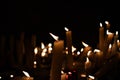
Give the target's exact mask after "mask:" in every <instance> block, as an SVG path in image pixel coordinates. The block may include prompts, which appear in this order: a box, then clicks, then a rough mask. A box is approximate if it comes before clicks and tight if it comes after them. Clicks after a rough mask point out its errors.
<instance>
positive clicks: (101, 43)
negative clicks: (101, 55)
mask: <svg viewBox="0 0 120 80" xmlns="http://www.w3.org/2000/svg"><path fill="white" fill-rule="evenodd" d="M103 46H104V27H100V28H99V49H100V50H101V51H103V49H104V47H103Z"/></svg>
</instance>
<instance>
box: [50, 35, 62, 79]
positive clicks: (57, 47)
mask: <svg viewBox="0 0 120 80" xmlns="http://www.w3.org/2000/svg"><path fill="white" fill-rule="evenodd" d="M50 35H51V36H52V37H53V38H54V39H55V40H56V41H55V42H54V45H53V55H52V63H51V71H50V80H61V69H62V63H63V57H64V54H63V51H64V41H63V40H58V37H57V36H55V35H53V34H52V33H50Z"/></svg>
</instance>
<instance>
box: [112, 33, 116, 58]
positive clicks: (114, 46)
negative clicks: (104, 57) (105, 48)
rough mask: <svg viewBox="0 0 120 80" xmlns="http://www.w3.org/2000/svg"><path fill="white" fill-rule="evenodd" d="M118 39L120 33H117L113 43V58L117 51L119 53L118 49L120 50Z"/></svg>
mask: <svg viewBox="0 0 120 80" xmlns="http://www.w3.org/2000/svg"><path fill="white" fill-rule="evenodd" d="M117 39H118V31H116V35H115V36H114V42H113V46H112V51H111V56H113V55H114V54H116V51H117V48H118V46H117Z"/></svg>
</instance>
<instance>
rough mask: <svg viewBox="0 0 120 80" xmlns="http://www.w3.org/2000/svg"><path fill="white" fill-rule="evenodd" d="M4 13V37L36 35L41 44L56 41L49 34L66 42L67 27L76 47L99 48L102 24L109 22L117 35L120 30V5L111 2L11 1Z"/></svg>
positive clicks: (4, 5)
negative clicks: (80, 45) (85, 43)
mask: <svg viewBox="0 0 120 80" xmlns="http://www.w3.org/2000/svg"><path fill="white" fill-rule="evenodd" d="M1 13H2V14H1V25H0V26H1V29H0V31H1V33H5V34H6V33H7V34H11V33H14V34H17V33H19V32H21V31H24V32H25V33H26V34H33V33H35V34H37V36H38V38H39V39H38V42H41V41H43V42H51V41H53V40H51V36H50V35H49V32H51V33H53V34H55V35H58V36H59V37H60V38H61V39H64V37H65V30H64V27H68V28H69V29H70V30H72V33H73V43H74V44H76V45H78V44H79V43H81V42H80V41H86V42H88V43H89V44H90V45H96V43H97V42H98V28H99V23H100V22H102V23H103V25H104V21H106V20H107V21H109V22H110V24H111V31H113V32H115V31H116V30H118V31H119V26H120V21H119V18H120V15H119V4H117V2H110V1H109V2H103V1H93V2H92V1H77V0H75V1H72V0H71V1H62V0H60V1H55V0H51V1H46V0H44V1H38V0H34V1H27V0H26V1H24V0H20V1H15V0H8V1H7V2H6V1H4V2H3V3H2V5H1ZM104 27H105V25H104Z"/></svg>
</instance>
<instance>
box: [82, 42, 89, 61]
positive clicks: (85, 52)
mask: <svg viewBox="0 0 120 80" xmlns="http://www.w3.org/2000/svg"><path fill="white" fill-rule="evenodd" d="M82 44H83V45H84V46H85V47H84V48H83V51H82V53H81V59H82V60H83V61H85V58H86V57H87V53H88V51H90V50H91V47H90V46H89V45H88V44H86V43H84V42H82Z"/></svg>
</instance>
